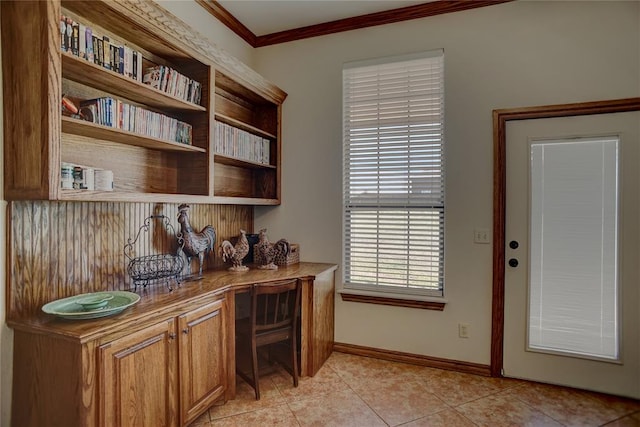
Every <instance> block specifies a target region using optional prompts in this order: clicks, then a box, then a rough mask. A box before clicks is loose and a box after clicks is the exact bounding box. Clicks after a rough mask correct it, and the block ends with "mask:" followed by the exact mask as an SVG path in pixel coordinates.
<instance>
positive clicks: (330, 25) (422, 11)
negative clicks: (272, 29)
mask: <svg viewBox="0 0 640 427" xmlns="http://www.w3.org/2000/svg"><path fill="white" fill-rule="evenodd" d="M510 1H513V0H473V1H469V0H437V1H432V2H428V3H423V4H418V5H415V6H407V7H401V8H397V9H392V10H385V11H382V12H375V13H370V14H367V15H360V16H355V17H351V18H345V19H338V20H336V21H331V22H325V23H322V24H316V25H309V26H306V27H300V28H294V29H291V30H286V31H280V32H276V33H271V34H265V35H262V36H256V35H255V34H254V33H253V32H251V30H249V29H248V28H247V27H246V26H244V24H242V22H240V21H239V20H238V19H237V18H236V17H235V16H233V15H231V14H230V13H229V11H227V10H226V9H225V8H224V7H222V6H221V5H220V3H218V2H217V1H215V0H196V2H197V3H198V4H200V5H201V6H202V7H203V8H204V9H205V10H206V11H207V12H209V13H210V14H211V15H213V16H214V17H215V18H216V19H218V20H219V21H220V22H222V23H223V24H224V25H226V26H227V27H228V28H229V29H230V30H231V31H233V32H234V33H236V34H237V35H238V36H240V37H241V38H242V39H243V40H244V41H246V42H247V43H249V44H250V45H251V46H252V47H254V48H255V47H263V46H270V45H274V44H279V43H287V42H290V41H294V40H302V39H307V38H311V37H318V36H324V35H327V34H334V33H340V32H343V31H351V30H357V29H359V28H366V27H374V26H377V25H384V24H393V23H395V22H402V21H408V20H411V19H419V18H426V17H428V16H435V15H442V14H445V13H453V12H460V11H463V10H468V9H475V8H478V7H485V6H493V5H495V4H500V3H507V2H510Z"/></svg>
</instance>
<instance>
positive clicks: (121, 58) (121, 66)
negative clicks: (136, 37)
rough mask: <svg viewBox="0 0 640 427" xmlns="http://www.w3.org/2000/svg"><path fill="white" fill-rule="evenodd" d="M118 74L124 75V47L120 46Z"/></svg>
mask: <svg viewBox="0 0 640 427" xmlns="http://www.w3.org/2000/svg"><path fill="white" fill-rule="evenodd" d="M118 72H119V73H120V74H123V75H124V46H118Z"/></svg>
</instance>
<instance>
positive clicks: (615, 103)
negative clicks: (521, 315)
mask: <svg viewBox="0 0 640 427" xmlns="http://www.w3.org/2000/svg"><path fill="white" fill-rule="evenodd" d="M638 110H640V98H625V99H614V100H609V101H595V102H582V103H575V104H558V105H543V106H538V107H524V108H512V109H502V110H494V111H493V162H494V166H493V242H494V245H493V292H492V293H493V303H492V315H491V375H492V376H495V377H499V376H502V364H503V345H504V275H505V271H504V270H505V263H504V259H505V249H504V242H505V211H506V170H507V165H506V124H507V122H508V121H513V120H531V119H547V118H552V117H569V116H586V115H592V114H611V113H623V112H628V111H638Z"/></svg>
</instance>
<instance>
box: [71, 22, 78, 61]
mask: <svg viewBox="0 0 640 427" xmlns="http://www.w3.org/2000/svg"><path fill="white" fill-rule="evenodd" d="M71 53H73V54H74V55H75V56H78V55H79V53H80V24H78V23H77V22H75V21H72V22H71Z"/></svg>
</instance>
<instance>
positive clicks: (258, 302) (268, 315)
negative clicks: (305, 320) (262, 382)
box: [236, 279, 301, 400]
mask: <svg viewBox="0 0 640 427" xmlns="http://www.w3.org/2000/svg"><path fill="white" fill-rule="evenodd" d="M300 294H301V285H300V283H299V281H298V280H297V279H294V280H287V281H282V282H275V283H260V284H255V285H253V286H252V287H251V308H250V315H249V318H248V319H240V320H238V321H237V322H236V344H237V345H236V349H237V355H238V357H239V358H240V357H241V356H242V354H241V351H242V349H243V348H244V349H245V351H246V349H247V347H249V349H250V353H251V374H250V375H249V374H247V373H246V372H245V371H244V370H243V369H241V366H240V363H237V373H238V375H240V377H242V379H244V380H245V381H246V382H247V383H248V384H250V385H251V386H252V387H253V388H254V390H255V393H256V400H260V386H259V383H258V377H259V374H260V371H259V367H258V356H259V353H258V349H259V348H260V347H265V346H268V348H267V350H268V352H267V354H268V357H267V359H268V360H269V362H271V361H272V351H271V347H272V346H273V345H274V344H277V343H283V342H288V344H289V347H290V350H289V361H290V364H291V365H290V366H287V364H286V363H281V365H282V367H283V368H285V369H286V370H287V371H289V373H290V374H291V375H292V376H293V386H294V387H297V386H298V356H297V342H298V337H297V335H298V314H299V311H300ZM262 373H264V372H262Z"/></svg>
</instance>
